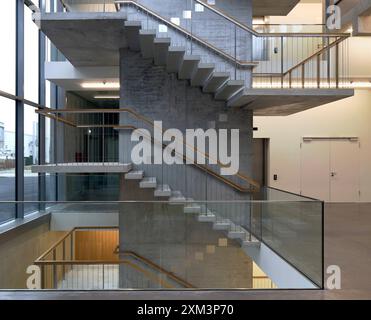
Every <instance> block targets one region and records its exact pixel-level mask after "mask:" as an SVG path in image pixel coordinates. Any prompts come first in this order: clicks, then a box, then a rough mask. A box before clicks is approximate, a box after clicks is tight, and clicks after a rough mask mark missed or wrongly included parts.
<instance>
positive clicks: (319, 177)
mask: <svg viewBox="0 0 371 320" xmlns="http://www.w3.org/2000/svg"><path fill="white" fill-rule="evenodd" d="M359 153H360V144H359V141H358V139H357V138H346V139H345V138H344V139H339V138H321V139H304V141H303V143H302V145H301V194H302V195H305V196H309V197H313V198H316V199H320V200H323V201H326V202H358V201H359V199H360V170H359V166H360V164H359Z"/></svg>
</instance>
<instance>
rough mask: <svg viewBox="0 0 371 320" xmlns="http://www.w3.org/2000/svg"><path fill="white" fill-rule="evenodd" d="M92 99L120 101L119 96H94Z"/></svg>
mask: <svg viewBox="0 0 371 320" xmlns="http://www.w3.org/2000/svg"><path fill="white" fill-rule="evenodd" d="M94 99H110V100H111V99H120V96H112V95H99V96H94Z"/></svg>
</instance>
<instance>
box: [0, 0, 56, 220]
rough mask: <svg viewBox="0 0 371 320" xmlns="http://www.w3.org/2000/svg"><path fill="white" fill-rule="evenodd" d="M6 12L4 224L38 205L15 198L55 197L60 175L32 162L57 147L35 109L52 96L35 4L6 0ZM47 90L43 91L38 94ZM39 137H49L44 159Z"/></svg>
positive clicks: (0, 120) (0, 63) (0, 131)
mask: <svg viewBox="0 0 371 320" xmlns="http://www.w3.org/2000/svg"><path fill="white" fill-rule="evenodd" d="M17 2H18V6H17ZM40 2H41V1H40ZM34 4H36V5H38V1H34ZM22 5H23V8H22ZM22 9H23V12H22ZM32 9H34V8H32ZM18 10H19V12H18ZM2 12H3V18H2V19H1V22H0V41H1V43H2V50H1V51H0V70H1V74H0V108H1V109H0V110H1V111H0V201H8V203H7V204H4V203H3V204H2V206H1V208H2V210H1V211H0V224H2V223H4V222H7V221H10V220H12V219H15V218H22V217H23V215H27V214H28V213H32V212H34V211H36V210H37V209H39V207H38V205H36V204H35V203H33V204H31V203H29V204H27V203H26V204H25V205H24V206H22V207H21V208H19V207H18V209H17V205H16V203H15V201H23V200H24V201H32V202H36V201H39V200H56V199H55V185H56V177H51V176H48V175H47V176H39V175H38V174H37V173H32V170H31V167H32V165H35V164H39V163H43V162H46V163H49V162H50V161H51V160H52V153H53V150H52V148H51V142H52V130H53V126H52V124H51V122H50V121H49V120H46V121H45V129H44V128H43V132H39V130H40V128H39V125H40V124H39V115H38V114H37V113H36V112H35V110H36V108H35V106H34V105H32V104H38V103H40V104H42V105H45V106H47V107H50V101H51V85H50V83H49V82H48V81H44V80H43V79H40V63H43V62H40V57H43V56H44V54H42V53H43V52H40V45H39V41H40V37H41V36H42V34H40V32H39V28H38V26H37V25H36V24H35V23H34V22H33V20H32V13H33V12H32V10H31V8H30V7H28V6H27V5H26V4H23V1H22V0H16V1H5V2H4V3H3V6H2ZM22 20H23V21H22ZM17 26H18V28H17ZM22 26H23V28H22ZM17 39H18V44H19V49H20V50H22V49H23V54H22V51H20V52H18V54H17ZM19 40H21V42H19ZM22 40H23V42H22ZM46 43H47V44H46V46H49V45H50V41H46ZM41 50H45V54H46V55H47V53H48V52H50V51H49V50H47V48H46V47H45V48H41ZM17 72H18V75H19V78H18V81H17ZM17 82H18V83H17ZM17 85H18V89H19V90H18V91H17ZM43 89H45V90H43ZM22 91H23V96H22V94H18V96H19V97H18V96H16V92H19V93H21V92H22ZM43 92H45V96H40V93H41V94H43ZM22 98H23V99H25V101H24V100H23V99H22ZM17 101H18V103H17ZM30 104H31V105H30ZM17 106H21V109H18V110H22V108H23V114H24V117H23V121H22V117H19V119H17V113H16V110H17ZM21 128H23V130H24V131H23V143H22V142H21V140H19V144H21V145H23V146H22V147H23V148H20V149H19V151H20V150H22V152H21V153H20V154H22V153H23V159H18V158H16V148H17V145H19V144H18V141H17V139H21V137H22V134H21V136H19V135H18V134H17V133H18V130H21ZM41 139H42V141H44V142H45V143H44V144H41V145H42V146H44V147H45V158H43V159H40V155H43V152H40V150H39V146H40V143H39V142H40V140H41ZM22 162H23V165H24V169H22V168H21V166H19V167H18V168H19V169H18V170H16V168H17V163H22ZM16 172H17V174H16ZM17 175H19V176H20V177H21V178H19V176H17ZM18 178H19V179H18ZM17 181H18V182H17ZM40 183H41V184H40ZM40 185H44V186H45V189H46V190H48V192H46V193H45V195H42V196H41V195H40V194H41V192H40V191H41V190H39V188H40ZM22 190H23V192H22ZM12 202H13V203H12Z"/></svg>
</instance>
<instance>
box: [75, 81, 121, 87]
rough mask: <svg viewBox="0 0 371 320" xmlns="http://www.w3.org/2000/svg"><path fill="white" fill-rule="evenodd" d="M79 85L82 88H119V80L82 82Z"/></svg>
mask: <svg viewBox="0 0 371 320" xmlns="http://www.w3.org/2000/svg"><path fill="white" fill-rule="evenodd" d="M81 87H83V88H84V89H120V83H119V82H112V81H111V82H105V81H102V82H83V83H81Z"/></svg>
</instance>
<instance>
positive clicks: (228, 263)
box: [0, 181, 323, 290]
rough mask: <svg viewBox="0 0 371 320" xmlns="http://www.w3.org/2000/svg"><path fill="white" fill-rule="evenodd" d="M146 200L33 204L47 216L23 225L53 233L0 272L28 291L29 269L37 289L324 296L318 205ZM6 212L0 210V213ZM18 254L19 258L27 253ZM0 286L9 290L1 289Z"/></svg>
mask: <svg viewBox="0 0 371 320" xmlns="http://www.w3.org/2000/svg"><path fill="white" fill-rule="evenodd" d="M127 183H129V182H121V188H122V190H121V192H120V198H121V199H125V198H130V197H131V196H133V194H138V192H139V191H140V190H141V189H140V186H139V181H134V182H133V181H132V182H131V184H130V190H127V189H125V186H129V184H127ZM135 183H136V184H137V186H134V184H135ZM142 191H143V190H142ZM152 191H153V190H152ZM146 194H147V196H146V199H148V200H142V201H130V200H122V201H58V202H42V203H40V202H34V203H33V206H35V207H37V206H42V207H43V208H44V210H42V211H40V212H35V213H34V214H33V215H31V216H27V217H26V219H36V218H39V219H41V218H42V216H48V215H50V219H51V220H50V221H51V223H50V228H49V229H48V230H44V231H43V233H42V234H41V235H39V238H37V239H36V240H35V239H30V240H29V241H30V243H32V241H39V240H40V239H41V238H42V239H44V243H45V245H44V246H43V248H42V246H36V247H32V249H29V252H28V254H27V258H25V259H23V258H22V257H19V256H18V261H17V263H18V265H17V268H13V269H11V268H9V264H11V263H12V262H13V263H15V261H13V260H12V259H1V263H0V264H1V267H2V268H3V269H7V270H10V271H9V272H10V273H11V274H9V279H11V278H14V277H19V278H20V279H25V282H24V284H23V288H26V279H27V274H26V269H27V268H28V267H29V265H33V266H36V267H37V268H39V269H37V270H39V272H40V273H39V275H40V278H39V279H38V280H39V282H36V284H39V286H40V287H39V288H38V289H53V290H54V289H56V290H112V289H115V290H116V289H120V290H125V289H140V290H147V289H148V290H151V289H166V290H169V289H176V290H179V289H180V290H183V289H187V290H192V289H194V290H195V289H198V290H200V289H247V290H248V289H253V288H255V289H256V288H261V289H272V288H276V289H287V288H301V289H313V288H321V287H322V286H323V282H322V277H323V206H322V203H321V202H320V201H316V200H312V199H307V198H304V197H301V196H297V195H292V194H288V193H286V192H283V191H279V190H275V189H270V188H264V189H262V190H261V193H260V194H259V198H260V199H259V200H250V201H198V200H197V201H195V200H190V199H185V198H184V199H182V198H181V196H180V195H179V197H178V198H174V197H171V198H169V199H165V198H164V199H165V200H164V199H163V200H154V198H153V195H152V196H149V193H148V190H147V193H146ZM151 197H152V198H151ZM143 199H144V198H143ZM10 203H11V204H13V205H25V203H16V202H10ZM10 203H4V202H1V203H0V210H4V209H6V208H8V207H9V204H10ZM7 227H8V228H9V227H11V225H8V226H7ZM3 228H4V227H3ZM35 232H36V231H35ZM47 239H49V245H48V246H47V245H46V242H47ZM10 245H11V243H10ZM4 250H5V249H4V248H2V249H0V256H1V255H3V254H5V253H6V252H5V253H4ZM14 250H16V253H17V254H20V253H21V251H22V250H24V247H23V246H19V247H17V248H15V249H14ZM31 257H32V259H31V260H30V258H31ZM277 259H278V260H277ZM277 261H278V262H277ZM278 264H279V266H278ZM257 267H258V268H259V269H260V271H259V273H256V271H254V270H255V269H256V268H257ZM275 268H280V270H281V271H280V272H281V275H280V272H278V273H277V272H275V271H274V270H275ZM282 270H284V273H285V274H284V276H282ZM287 279H291V280H290V281H289V282H287ZM0 285H1V288H2V289H13V288H12V287H10V284H8V285H9V286H8V287H7V281H6V280H1V281H0Z"/></svg>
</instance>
